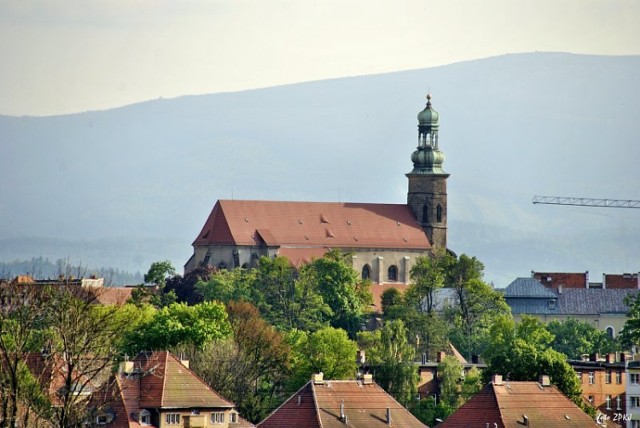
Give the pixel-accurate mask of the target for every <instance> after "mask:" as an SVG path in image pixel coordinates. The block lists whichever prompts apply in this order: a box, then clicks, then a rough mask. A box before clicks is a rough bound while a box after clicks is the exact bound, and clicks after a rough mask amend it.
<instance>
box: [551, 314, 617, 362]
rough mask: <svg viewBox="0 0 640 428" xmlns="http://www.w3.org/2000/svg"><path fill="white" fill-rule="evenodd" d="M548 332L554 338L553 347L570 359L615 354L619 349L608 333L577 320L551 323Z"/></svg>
mask: <svg viewBox="0 0 640 428" xmlns="http://www.w3.org/2000/svg"><path fill="white" fill-rule="evenodd" d="M547 330H549V332H550V333H551V334H552V335H553V336H554V339H553V342H552V343H551V347H552V348H553V349H555V350H556V351H558V352H562V353H563V354H565V355H566V356H567V357H568V358H569V359H573V360H577V359H580V357H581V356H582V355H583V354H594V353H598V354H606V353H609V352H615V351H616V350H617V348H618V347H617V345H616V343H615V342H614V340H613V339H611V338H610V337H609V336H608V335H607V333H605V332H604V331H602V330H598V329H597V328H595V327H594V326H592V325H591V324H589V323H588V322H585V321H579V320H577V319H575V318H569V319H568V320H566V321H551V322H550V323H549V324H547Z"/></svg>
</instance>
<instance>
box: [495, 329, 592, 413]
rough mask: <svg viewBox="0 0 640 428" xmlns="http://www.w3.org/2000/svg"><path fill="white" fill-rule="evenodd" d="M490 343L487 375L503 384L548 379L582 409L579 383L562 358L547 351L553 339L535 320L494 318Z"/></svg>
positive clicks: (551, 350)
mask: <svg viewBox="0 0 640 428" xmlns="http://www.w3.org/2000/svg"><path fill="white" fill-rule="evenodd" d="M489 337H490V338H491V341H490V343H489V346H488V348H487V351H486V352H485V354H484V356H485V359H487V361H488V363H489V367H488V369H487V375H490V374H496V373H498V374H502V375H504V376H506V379H507V380H516V381H534V380H538V379H539V377H540V376H541V375H548V376H549V378H550V380H551V382H552V383H553V384H554V385H556V386H557V387H558V389H560V391H562V392H563V393H564V394H565V395H566V396H567V397H569V398H570V399H572V400H573V401H574V402H575V403H576V404H578V405H579V406H581V407H584V404H583V403H582V398H581V389H580V382H579V381H578V379H577V377H576V375H575V371H574V370H573V368H572V367H571V366H570V365H569V364H568V363H567V360H566V356H565V355H564V354H561V353H560V352H557V351H555V350H553V349H551V348H550V344H551V343H552V342H553V335H552V334H551V333H549V332H548V331H547V330H546V328H545V327H544V325H543V324H542V323H541V322H540V321H538V320H537V319H535V318H533V317H529V316H524V317H523V319H522V321H521V322H520V323H519V324H518V325H516V324H515V323H514V321H513V318H511V317H508V316H503V317H501V318H498V319H497V320H496V322H495V323H494V325H493V326H492V328H491V334H490V336H489Z"/></svg>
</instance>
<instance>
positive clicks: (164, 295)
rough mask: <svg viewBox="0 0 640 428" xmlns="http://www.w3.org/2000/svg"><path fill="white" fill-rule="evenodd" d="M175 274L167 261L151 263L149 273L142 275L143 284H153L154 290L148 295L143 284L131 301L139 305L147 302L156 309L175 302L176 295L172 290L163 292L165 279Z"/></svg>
mask: <svg viewBox="0 0 640 428" xmlns="http://www.w3.org/2000/svg"><path fill="white" fill-rule="evenodd" d="M175 273H176V270H175V268H174V267H173V265H172V264H171V262H170V261H169V260H165V261H161V262H153V263H151V266H150V267H149V271H148V272H147V273H146V274H145V275H144V282H145V284H153V285H154V286H155V290H154V292H152V293H150V292H149V290H148V289H147V288H146V287H145V286H144V284H143V285H141V286H140V287H138V289H137V290H135V292H134V294H133V295H132V299H133V301H134V302H135V303H138V304H139V303H140V302H142V301H145V300H149V302H150V303H151V304H153V305H154V306H156V307H158V308H161V307H164V306H168V305H170V304H171V303H173V302H175V301H176V299H177V296H176V293H175V292H174V291H173V290H170V291H167V290H165V286H166V283H167V279H168V278H169V277H170V276H172V275H175Z"/></svg>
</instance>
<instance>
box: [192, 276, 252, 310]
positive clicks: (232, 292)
mask: <svg viewBox="0 0 640 428" xmlns="http://www.w3.org/2000/svg"><path fill="white" fill-rule="evenodd" d="M256 276H257V272H256V271H255V270H254V269H242V268H235V269H231V270H228V269H220V270H216V271H215V272H213V273H212V275H210V276H208V278H207V279H206V280H205V279H203V280H201V281H198V282H197V283H196V284H195V290H196V293H197V294H199V295H201V296H202V299H203V300H204V301H219V302H222V303H225V304H226V303H229V302H230V301H234V300H235V301H238V300H245V301H248V302H253V303H254V304H255V305H259V304H261V302H262V298H261V295H260V293H261V290H260V289H259V287H257V286H256Z"/></svg>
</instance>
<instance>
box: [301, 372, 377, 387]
mask: <svg viewBox="0 0 640 428" xmlns="http://www.w3.org/2000/svg"><path fill="white" fill-rule="evenodd" d="M365 376H366V375H365ZM311 382H313V383H314V384H315V385H318V384H323V383H324V373H322V372H320V373H314V374H312V375H311Z"/></svg>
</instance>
